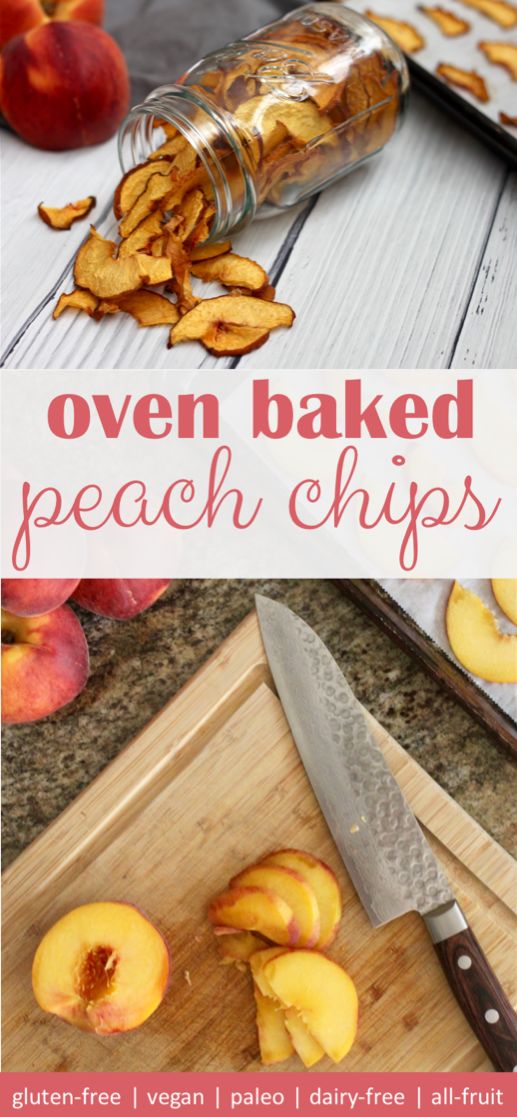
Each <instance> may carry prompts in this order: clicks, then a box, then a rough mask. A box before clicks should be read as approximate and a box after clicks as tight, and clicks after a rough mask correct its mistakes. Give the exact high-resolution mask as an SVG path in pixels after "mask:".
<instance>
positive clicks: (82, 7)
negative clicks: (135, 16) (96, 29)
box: [0, 0, 104, 47]
mask: <svg viewBox="0 0 517 1117" xmlns="http://www.w3.org/2000/svg"><path fill="white" fill-rule="evenodd" d="M103 18H104V0H1V3H0V47H3V45H4V43H7V42H8V40H9V39H14V36H15V35H23V34H24V33H25V31H30V30H31V29H32V28H33V27H40V26H41V24H42V23H48V22H49V20H52V19H59V20H67V19H83V20H85V22H86V23H98V24H101V23H102V21H103Z"/></svg>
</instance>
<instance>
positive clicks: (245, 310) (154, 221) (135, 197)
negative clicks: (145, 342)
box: [42, 124, 294, 356]
mask: <svg viewBox="0 0 517 1117" xmlns="http://www.w3.org/2000/svg"><path fill="white" fill-rule="evenodd" d="M162 127H164V128H165V130H166V131H167V130H170V132H171V133H172V136H171V137H170V138H169V139H168V140H167V142H166V143H164V144H163V145H162V147H161V148H159V149H158V150H157V151H156V152H154V153H153V154H152V155H151V156H150V158H149V159H148V160H147V162H145V163H141V164H140V165H139V166H136V167H134V168H133V169H132V170H131V171H129V172H128V174H126V175H125V176H124V178H123V179H122V181H121V182H120V183H119V185H118V187H117V190H116V193H115V200H114V212H115V216H116V218H117V220H118V221H119V226H118V231H119V235H120V240H119V242H118V244H116V243H115V242H114V241H112V240H106V239H105V238H104V237H102V236H101V235H100V233H98V232H97V230H96V229H95V228H94V227H93V226H92V227H91V229H90V235H89V237H88V239H87V240H86V242H85V243H84V244H83V245H82V247H81V248H80V249H79V252H78V253H77V257H76V260H75V265H74V280H75V284H76V286H75V289H74V290H73V291H72V292H71V293H70V294H62V295H61V296H60V298H59V301H58V303H57V306H56V308H55V310H54V318H58V317H59V316H60V315H61V314H62V312H63V311H64V310H65V309H66V308H67V307H72V308H74V309H76V310H82V311H85V312H86V313H87V314H89V315H90V317H92V318H95V319H97V320H98V319H101V318H103V317H104V316H105V315H107V314H117V313H119V312H120V311H125V312H126V313H128V314H131V315H132V316H133V317H134V318H136V320H137V321H138V322H139V324H140V325H141V326H157V325H162V326H170V327H171V331H170V339H169V345H177V344H178V342H180V341H191V340H199V341H201V342H202V344H203V345H204V346H205V348H206V349H208V350H209V351H210V352H211V353H214V354H215V355H217V356H234V355H240V354H242V353H248V352H250V350H252V349H257V348H258V347H259V346H260V345H263V343H264V342H265V341H267V339H268V337H269V333H270V331H271V330H273V329H276V328H277V327H279V326H291V325H292V322H293V320H294V312H293V311H292V310H291V308H290V307H289V306H286V305H285V304H283V303H277V302H274V297H275V291H274V288H273V287H271V286H270V284H269V280H268V276H267V274H266V272H265V271H264V269H263V268H262V267H260V265H259V264H257V263H255V261H254V260H249V259H247V258H246V257H243V256H238V255H236V254H235V253H233V252H232V251H231V247H232V246H231V243H230V242H229V241H224V242H220V243H214V244H205V243H204V242H205V241H206V240H207V238H208V236H209V232H210V224H211V221H212V219H213V216H214V212H215V208H214V204H213V202H212V200H211V191H210V187H209V184H208V179H207V174H206V171H205V170H204V168H203V167H202V166H201V165H200V161H199V158H198V156H197V155H196V152H195V151H194V149H193V148H192V147H191V146H190V144H189V143H188V142H187V140H186V139H184V137H183V136H181V135H179V134H178V133H176V132H175V130H174V129H172V127H171V126H169V125H166V124H165V125H162ZM79 205H80V203H75V206H76V207H77V206H79ZM43 208H45V210H46V212H47V213H49V212H50V213H52V215H53V218H54V221H55V222H56V224H55V227H56V228H57V227H60V228H63V224H62V223H61V224H57V222H59V221H60V220H62V218H60V217H59V211H50V210H49V209H48V207H43ZM64 208H65V209H66V210H67V211H74V206H73V205H70V206H68V207H64ZM42 216H43V215H42ZM192 276H194V277H195V278H197V279H200V280H203V281H205V282H206V283H210V282H213V281H218V282H219V283H221V284H222V285H223V286H224V287H226V288H228V289H229V291H230V293H229V294H227V295H221V296H219V297H216V298H208V299H202V298H199V297H197V296H196V295H195V294H194V293H193V291H192V286H191V277H192ZM162 284H163V285H164V292H168V293H169V292H170V293H172V294H173V295H174V296H175V297H176V298H175V301H173V299H172V298H170V297H169V294H168V293H163V294H159V293H158V292H157V291H154V290H151V289H150V288H153V287H156V286H158V285H162Z"/></svg>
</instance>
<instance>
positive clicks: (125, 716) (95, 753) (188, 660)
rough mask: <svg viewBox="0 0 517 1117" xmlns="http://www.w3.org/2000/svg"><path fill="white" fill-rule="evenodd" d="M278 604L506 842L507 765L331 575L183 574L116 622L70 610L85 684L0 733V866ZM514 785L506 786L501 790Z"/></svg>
mask: <svg viewBox="0 0 517 1117" xmlns="http://www.w3.org/2000/svg"><path fill="white" fill-rule="evenodd" d="M257 590H258V591H260V592H262V593H265V594H269V595H270V596H272V597H276V598H279V599H280V600H282V601H285V602H286V604H288V605H290V606H291V607H292V608H293V609H295V610H296V611H297V612H299V613H300V614H301V615H302V616H303V617H304V618H305V620H307V621H308V623H309V624H311V625H312V626H313V627H314V628H315V629H316V630H317V631H318V633H319V634H320V636H321V637H322V639H323V640H324V641H325V642H326V643H327V644H328V646H329V648H330V650H331V651H332V653H333V654H334V655H335V657H336V659H337V661H338V662H339V664H340V665H341V666H342V667H343V668H344V669H345V671H346V673H347V676H348V678H349V680H350V682H351V684H352V686H353V687H354V690H355V692H356V694H357V696H358V698H359V699H360V700H361V701H362V702H363V703H364V704H365V706H367V708H368V709H369V710H370V711H371V712H372V713H373V714H374V715H375V717H376V718H378V719H379V721H381V722H382V723H383V725H384V726H385V727H386V728H387V729H388V730H389V731H390V733H391V734H392V735H393V736H394V737H395V738H396V739H397V740H398V741H399V742H400V744H401V745H403V746H404V747H405V748H406V749H407V750H408V751H409V752H410V753H411V755H412V756H414V757H415V759H416V760H417V761H418V762H419V763H420V764H421V765H422V766H423V767H424V768H426V769H427V771H428V772H430V774H431V775H432V776H433V777H434V778H435V779H436V780H437V781H438V783H440V784H441V785H442V787H444V788H445V789H446V790H447V791H448V792H449V794H450V795H452V796H453V797H454V798H455V799H456V800H457V802H458V803H460V804H461V806H462V807H464V808H465V810H467V811H469V813H470V814H471V815H472V816H473V817H474V818H476V819H477V821H478V822H479V823H480V824H481V825H482V826H483V827H484V828H485V829H486V830H487V831H488V832H489V833H490V834H492V835H493V836H494V837H495V838H496V839H497V841H499V842H500V843H501V845H503V846H504V847H505V848H506V849H508V850H509V851H510V852H511V853H513V854H514V855H515V853H516V852H517V826H516V823H515V818H514V819H513V820H512V818H511V815H510V812H509V811H508V810H507V809H506V808H505V804H508V803H510V802H515V800H516V798H517V767H516V765H515V764H513V762H512V761H511V760H510V759H509V757H507V756H506V755H505V754H504V753H503V752H502V751H501V750H500V749H499V748H498V747H497V746H496V745H495V744H494V742H493V740H492V739H491V738H490V737H489V736H488V734H487V733H486V732H485V731H484V730H483V729H482V728H481V727H480V726H479V725H478V724H477V723H476V722H475V721H474V720H473V719H472V718H471V717H470V716H469V714H467V713H466V712H465V710H463V709H462V708H461V707H460V706H459V705H457V704H456V703H455V701H453V699H452V698H449V697H448V695H447V694H446V693H445V692H444V691H443V690H442V689H441V688H440V687H439V686H438V685H437V684H436V683H435V682H434V681H433V680H432V679H431V678H429V676H428V675H426V674H425V672H424V671H422V670H421V668H420V667H418V666H416V665H415V663H414V661H413V660H412V659H410V658H409V657H408V656H407V655H406V654H405V653H404V652H403V651H401V650H400V649H399V648H398V647H397V646H396V645H394V644H393V643H392V642H391V640H390V639H389V638H388V637H387V636H385V635H384V634H383V633H382V632H380V631H379V629H378V628H377V626H376V625H375V624H374V623H373V622H372V621H371V620H369V619H368V618H367V617H366V616H365V615H364V614H363V613H362V612H361V611H360V610H359V609H358V608H357V607H356V606H355V605H353V604H352V603H351V602H350V601H348V600H347V599H346V598H344V597H343V596H342V595H341V593H340V591H339V590H338V589H337V588H336V586H334V585H333V584H332V583H331V582H327V581H313V580H303V581H300V580H294V579H293V580H283V581H273V580H271V581H253V580H249V581H183V582H180V583H177V584H176V585H175V586H173V587H171V588H170V589H169V590H168V591H167V593H166V594H165V595H164V596H163V597H161V598H160V599H159V600H158V602H157V603H156V604H155V605H154V606H153V607H152V608H151V609H150V610H148V611H147V612H146V613H143V614H141V616H140V617H137V618H136V619H135V620H133V621H126V622H116V621H110V620H106V619H104V618H101V617H95V616H93V615H92V614H91V613H85V612H83V611H82V610H80V609H77V612H78V613H79V614H80V616H81V620H82V621H83V623H84V627H85V631H86V635H87V639H88V643H89V647H90V655H91V676H90V680H89V683H88V686H87V687H86V689H85V690H84V691H83V693H82V694H81V695H80V696H79V698H78V699H76V701H75V702H73V703H72V704H71V705H70V706H69V707H66V708H65V709H64V710H62V711H60V712H59V713H57V714H56V715H55V716H54V717H50V718H47V719H46V720H45V721H42V722H39V723H37V724H33V725H25V726H16V727H10V728H8V729H6V730H5V732H4V735H3V800H4V810H3V856H4V865H7V864H9V863H10V862H11V861H13V860H14V858H15V857H16V856H17V855H18V854H19V853H20V852H21V851H22V850H23V849H24V848H25V846H26V845H28V843H29V842H31V841H32V840H33V839H34V838H35V837H36V836H37V835H38V834H39V833H40V832H41V831H42V830H43V829H44V828H45V826H47V825H48V823H49V822H51V821H52V819H53V818H55V817H56V815H58V814H59V813H60V812H61V811H62V810H63V809H64V807H66V806H67V805H68V803H70V802H71V801H72V800H73V799H74V798H75V796H76V795H77V794H78V793H79V792H80V791H81V790H82V789H83V788H84V787H86V786H87V785H88V784H89V783H90V782H91V780H93V779H94V778H95V776H96V775H97V774H98V773H99V772H100V771H101V770H102V769H103V768H104V767H105V765H106V764H108V762H109V761H110V760H112V759H113V757H115V756H116V755H117V753H119V752H120V750H121V749H123V748H124V746H125V745H126V744H128V742H129V741H130V740H131V739H132V737H133V736H134V735H135V734H136V733H137V732H138V731H139V730H140V729H141V728H142V727H143V726H144V725H145V724H146V722H148V721H149V719H150V718H151V717H153V715H154V714H156V713H157V712H158V711H159V710H160V708H161V707H162V706H163V705H164V704H165V702H166V701H167V700H168V699H169V698H171V697H172V695H173V694H174V693H175V692H176V691H177V690H178V689H179V688H180V687H181V686H182V685H183V683H184V682H185V681H186V680H187V679H188V678H189V676H190V675H192V674H193V672H194V671H195V670H196V669H197V668H198V667H200V666H201V664H202V663H203V662H204V661H205V660H206V659H207V658H208V657H209V656H210V655H211V653H212V652H214V651H215V649H216V648H217V647H218V645H219V644H220V642H221V641H222V640H224V638H225V637H226V636H227V635H228V634H229V633H230V632H231V631H232V629H233V628H234V627H235V626H236V625H237V624H238V623H239V621H241V620H242V619H243V618H244V617H245V616H246V614H247V613H248V612H249V611H250V609H251V608H252V607H253V595H254V593H255V592H256V591H257ZM512 792H513V794H512Z"/></svg>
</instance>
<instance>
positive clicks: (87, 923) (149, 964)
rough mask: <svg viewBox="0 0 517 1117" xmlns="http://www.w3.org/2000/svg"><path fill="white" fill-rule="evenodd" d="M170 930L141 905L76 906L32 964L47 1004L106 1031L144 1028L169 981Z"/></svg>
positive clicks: (37, 990) (83, 1025)
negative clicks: (165, 935)
mask: <svg viewBox="0 0 517 1117" xmlns="http://www.w3.org/2000/svg"><path fill="white" fill-rule="evenodd" d="M169 968H170V961H169V950H168V947H167V943H166V942H165V939H164V938H163V935H161V934H160V932H159V931H158V930H157V928H156V927H154V926H153V924H152V923H151V922H150V920H149V919H147V917H146V916H145V915H144V914H143V913H142V912H141V911H139V909H138V908H136V907H134V906H133V905H132V904H126V903H111V902H106V903H104V902H102V903H91V904H83V905H82V906H81V907H78V908H74V909H73V911H69V912H68V913H67V914H66V915H64V916H62V918H61V919H59V920H58V921H57V923H54V925H53V927H51V928H50V930H49V931H47V933H46V935H45V936H44V938H43V939H42V940H41V942H40V944H39V946H38V949H37V951H36V954H35V956H34V962H33V965H32V987H33V991H34V996H35V998H36V1000H37V1002H38V1004H39V1006H40V1008H42V1009H43V1011H44V1012H52V1013H54V1014H55V1015H56V1016H61V1017H62V1018H63V1020H66V1021H67V1022H68V1023H69V1024H73V1025H74V1026H75V1027H76V1028H80V1029H82V1031H86V1032H95V1033H96V1034H97V1035H99V1036H108V1035H112V1034H113V1033H114V1032H128V1031H131V1030H132V1029H133V1028H138V1027H139V1026H140V1024H143V1023H144V1021H145V1020H147V1019H148V1017H149V1016H151V1014H152V1013H153V1012H155V1011H156V1009H157V1008H158V1006H159V1005H160V1004H161V1002H162V1000H163V998H164V996H165V993H166V992H167V987H168V983H169Z"/></svg>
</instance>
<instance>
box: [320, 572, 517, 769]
mask: <svg viewBox="0 0 517 1117" xmlns="http://www.w3.org/2000/svg"><path fill="white" fill-rule="evenodd" d="M337 585H338V586H339V588H340V589H341V591H342V593H344V594H345V595H346V596H347V597H349V598H350V599H351V600H352V601H354V602H355V603H356V604H357V605H359V606H360V608H361V609H363V610H364V611H365V612H366V613H367V614H368V615H369V616H370V617H371V618H372V620H374V621H375V622H376V624H378V625H379V626H380V627H381V628H382V629H383V630H384V631H385V632H386V633H387V635H388V636H390V638H391V639H392V640H394V641H395V643H397V644H399V646H400V647H402V648H403V650H404V651H405V652H407V653H408V654H409V655H412V656H414V657H415V658H416V659H417V660H418V661H419V663H420V664H421V665H422V667H423V668H424V669H425V670H426V671H428V672H429V674H430V675H432V676H433V678H435V679H437V681H438V682H439V683H440V684H441V685H442V686H444V687H445V688H446V689H447V690H448V691H449V693H450V694H452V696H453V697H454V698H455V699H457V701H458V702H460V703H461V704H462V705H463V706H464V707H465V708H466V709H467V710H468V711H469V713H470V714H471V715H472V717H474V718H476V720H477V721H479V722H480V723H481V724H482V725H483V726H484V727H485V729H487V730H488V731H489V733H490V734H491V736H492V737H493V739H494V740H495V742H496V743H497V744H499V745H501V747H502V748H504V749H505V750H506V751H507V752H509V753H510V754H512V755H513V756H516V757H517V686H516V683H515V679H516V678H517V628H516V625H517V580H516V579H513V578H507V579H494V580H493V581H492V582H490V580H489V579H483V580H478V581H477V582H476V583H475V584H471V583H470V582H469V583H467V584H466V585H463V584H462V583H460V582H454V581H453V580H452V579H451V580H450V581H449V580H448V579H439V580H433V579H431V580H429V579H426V580H425V581H423V580H422V579H419V580H416V581H415V580H412V581H410V580H409V579H400V580H398V579H394V580H393V579H390V580H385V581H382V582H378V581H375V580H374V579H362V578H346V579H339V580H337ZM472 656H474V657H475V660H474V659H473V658H472ZM477 672H483V674H484V675H485V676H486V675H488V676H489V678H488V679H487V678H483V677H482V676H481V675H479V674H477ZM505 679H506V681H505Z"/></svg>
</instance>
